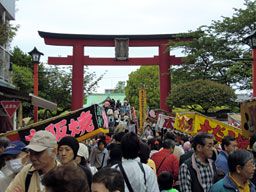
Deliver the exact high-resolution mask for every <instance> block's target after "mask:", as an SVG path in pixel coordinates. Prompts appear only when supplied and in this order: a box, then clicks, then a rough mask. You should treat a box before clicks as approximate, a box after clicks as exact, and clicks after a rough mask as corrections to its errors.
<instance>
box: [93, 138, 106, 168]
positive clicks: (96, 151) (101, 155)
mask: <svg viewBox="0 0 256 192" xmlns="http://www.w3.org/2000/svg"><path fill="white" fill-rule="evenodd" d="M105 146H106V142H105V141H104V140H102V139H100V140H98V143H97V147H95V148H93V149H92V151H91V155H90V164H91V165H92V166H95V167H96V168H97V169H98V170H99V169H101V168H103V167H106V166H107V161H108V158H109V155H108V150H107V149H106V148H105Z"/></svg>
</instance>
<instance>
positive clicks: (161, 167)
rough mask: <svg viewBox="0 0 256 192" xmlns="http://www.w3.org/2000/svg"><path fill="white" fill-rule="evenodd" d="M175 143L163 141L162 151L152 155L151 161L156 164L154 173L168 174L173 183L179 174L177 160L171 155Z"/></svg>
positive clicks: (170, 140)
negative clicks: (165, 172) (171, 176)
mask: <svg viewBox="0 0 256 192" xmlns="http://www.w3.org/2000/svg"><path fill="white" fill-rule="evenodd" d="M174 147H175V142H174V141H173V140H172V139H165V140H164V142H163V149H162V150H160V151H159V152H156V153H154V154H153V155H152V156H151V159H152V160H153V161H154V162H155V164H156V173H157V175H159V174H160V173H161V172H163V171H167V172H170V173H171V174H172V175H173V178H174V180H175V181H177V179H178V174H179V160H178V159H177V157H176V156H175V155H173V154H172V153H173V149H174Z"/></svg>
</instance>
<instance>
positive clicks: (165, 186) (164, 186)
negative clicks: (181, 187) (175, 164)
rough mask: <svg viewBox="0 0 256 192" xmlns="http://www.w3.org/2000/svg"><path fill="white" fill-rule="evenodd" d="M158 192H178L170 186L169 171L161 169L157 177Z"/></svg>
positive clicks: (170, 177)
mask: <svg viewBox="0 0 256 192" xmlns="http://www.w3.org/2000/svg"><path fill="white" fill-rule="evenodd" d="M157 181H158V185H159V190H160V192H178V190H177V189H174V188H172V186H173V177H172V174H171V173H170V172H167V171H163V172H162V173H160V175H159V176H158V177H157Z"/></svg>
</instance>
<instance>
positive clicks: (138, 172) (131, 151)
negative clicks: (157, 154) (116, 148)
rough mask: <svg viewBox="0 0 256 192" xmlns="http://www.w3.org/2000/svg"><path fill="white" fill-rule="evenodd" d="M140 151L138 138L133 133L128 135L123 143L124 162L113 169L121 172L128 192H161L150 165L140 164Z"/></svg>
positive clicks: (123, 139)
mask: <svg viewBox="0 0 256 192" xmlns="http://www.w3.org/2000/svg"><path fill="white" fill-rule="evenodd" d="M139 149H140V140H139V138H138V136H137V135H136V134H135V133H133V132H130V133H126V134H125V135H124V137H123V138H122V141H121V150H122V156H123V159H122V162H121V163H119V164H116V165H113V166H112V168H116V169H118V170H120V171H121V173H122V175H123V177H124V180H125V191H126V192H129V191H130V192H133V191H134V192H136V191H143V192H144V191H145V192H159V188H158V184H157V177H156V174H155V173H154V171H153V170H152V169H151V168H150V167H149V166H148V165H146V164H143V163H141V162H140V158H139V157H138V155H139Z"/></svg>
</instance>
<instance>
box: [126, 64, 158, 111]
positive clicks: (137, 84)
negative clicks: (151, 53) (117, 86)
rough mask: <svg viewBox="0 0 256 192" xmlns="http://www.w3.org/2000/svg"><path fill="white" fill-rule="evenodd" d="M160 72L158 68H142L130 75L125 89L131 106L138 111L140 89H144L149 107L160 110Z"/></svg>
mask: <svg viewBox="0 0 256 192" xmlns="http://www.w3.org/2000/svg"><path fill="white" fill-rule="evenodd" d="M158 76H159V71H158V67H157V66H142V67H140V68H139V69H137V70H136V71H134V72H132V73H130V74H129V80H128V81H127V85H126V87H125V95H126V97H127V99H128V100H129V102H130V103H131V105H133V106H135V107H136V108H137V109H138V106H139V89H141V88H144V89H145V90H146V95H147V105H148V106H149V107H150V108H159V78H158Z"/></svg>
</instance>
